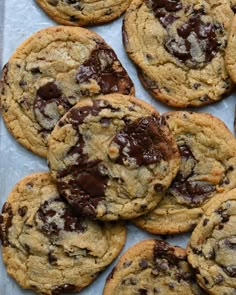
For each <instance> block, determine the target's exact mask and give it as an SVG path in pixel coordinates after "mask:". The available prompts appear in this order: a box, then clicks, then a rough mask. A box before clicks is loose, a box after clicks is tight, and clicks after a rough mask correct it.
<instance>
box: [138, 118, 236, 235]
mask: <svg viewBox="0 0 236 295" xmlns="http://www.w3.org/2000/svg"><path fill="white" fill-rule="evenodd" d="M164 117H165V119H166V121H167V123H168V125H169V127H170V130H171V131H172V134H173V136H174V138H175V140H176V142H177V145H178V148H179V152H180V155H181V164H180V169H179V171H178V174H177V176H176V178H175V179H174V180H173V182H172V184H171V186H170V188H169V189H168V190H167V192H166V193H165V195H164V197H163V199H162V200H161V202H160V203H159V204H158V206H157V207H156V208H155V209H154V210H153V211H152V212H150V213H148V214H146V215H145V216H142V217H140V218H138V219H136V220H134V223H135V224H136V225H137V226H139V227H140V228H142V229H144V230H147V231H149V232H151V233H155V234H170V233H181V232H186V231H190V230H192V229H193V228H194V227H195V226H196V224H197V223H198V221H199V220H200V218H201V216H202V214H203V212H204V211H203V210H204V209H203V208H204V206H207V203H208V202H209V201H210V200H211V199H212V198H213V197H214V196H216V195H218V194H219V193H221V192H226V191H229V190H230V189H232V188H235V187H236V140H235V138H234V136H233V134H232V133H231V132H230V131H229V130H228V128H227V127H226V126H225V125H224V123H223V122H222V121H220V120H219V119H218V118H216V117H214V116H212V115H210V114H206V113H205V114H204V113H191V112H169V113H166V114H164Z"/></svg>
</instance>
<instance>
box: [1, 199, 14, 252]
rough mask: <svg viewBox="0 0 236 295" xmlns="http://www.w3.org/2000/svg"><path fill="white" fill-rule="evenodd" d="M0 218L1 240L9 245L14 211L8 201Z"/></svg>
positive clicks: (3, 243)
mask: <svg viewBox="0 0 236 295" xmlns="http://www.w3.org/2000/svg"><path fill="white" fill-rule="evenodd" d="M0 216H1V220H0V240H1V241H2V245H3V246H4V247H5V246H8V244H9V241H8V231H9V228H10V227H11V226H12V219H13V212H12V207H11V204H10V203H8V202H6V203H5V204H4V205H3V207H2V215H0Z"/></svg>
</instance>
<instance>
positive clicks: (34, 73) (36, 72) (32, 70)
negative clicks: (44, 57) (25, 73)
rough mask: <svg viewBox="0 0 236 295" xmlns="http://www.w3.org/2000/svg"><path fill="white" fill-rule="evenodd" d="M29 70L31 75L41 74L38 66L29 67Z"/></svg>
mask: <svg viewBox="0 0 236 295" xmlns="http://www.w3.org/2000/svg"><path fill="white" fill-rule="evenodd" d="M30 71H31V73H32V74H33V75H36V74H41V71H40V68H39V67H35V68H32V69H30Z"/></svg>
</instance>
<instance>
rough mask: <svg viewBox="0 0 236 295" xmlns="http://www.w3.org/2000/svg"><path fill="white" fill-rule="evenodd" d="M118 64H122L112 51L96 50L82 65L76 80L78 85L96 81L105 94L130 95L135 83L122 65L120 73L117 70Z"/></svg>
mask: <svg viewBox="0 0 236 295" xmlns="http://www.w3.org/2000/svg"><path fill="white" fill-rule="evenodd" d="M117 64H119V65H120V62H119V60H118V59H117V56H116V54H115V52H114V51H113V50H112V49H106V48H97V49H94V50H93V51H92V53H91V55H90V58H89V59H88V60H86V61H85V62H84V63H83V64H82V65H80V67H79V69H78V73H77V75H76V80H77V82H78V83H88V82H90V80H91V79H93V80H96V81H97V83H98V85H99V86H100V88H101V92H102V93H103V94H108V93H114V92H119V93H122V94H129V93H130V91H131V89H132V88H133V83H132V81H131V79H130V78H129V76H128V75H127V73H126V71H125V70H124V69H123V68H122V66H121V65H120V69H119V71H118V70H116V69H117Z"/></svg>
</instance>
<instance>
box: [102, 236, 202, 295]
mask: <svg viewBox="0 0 236 295" xmlns="http://www.w3.org/2000/svg"><path fill="white" fill-rule="evenodd" d="M123 294H125V295H133V294H139V295H147V294H163V295H166V294H180V295H183V294H188V295H190V294H194V295H197V294H198V295H200V294H204V293H203V292H201V289H200V288H199V287H198V286H197V284H196V282H195V278H194V273H193V271H192V269H191V267H190V265H189V264H188V262H187V259H186V252H185V250H184V249H183V248H180V247H177V246H175V247H173V246H171V245H169V244H168V243H166V242H164V241H158V240H145V241H142V242H139V243H138V244H136V245H134V246H133V247H131V248H130V249H129V250H128V251H126V253H125V254H123V255H122V257H121V258H120V260H119V262H118V264H117V265H116V266H115V267H114V269H113V271H112V272H111V273H110V275H109V276H108V278H107V281H106V285H105V288H104V292H103V295H123Z"/></svg>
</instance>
